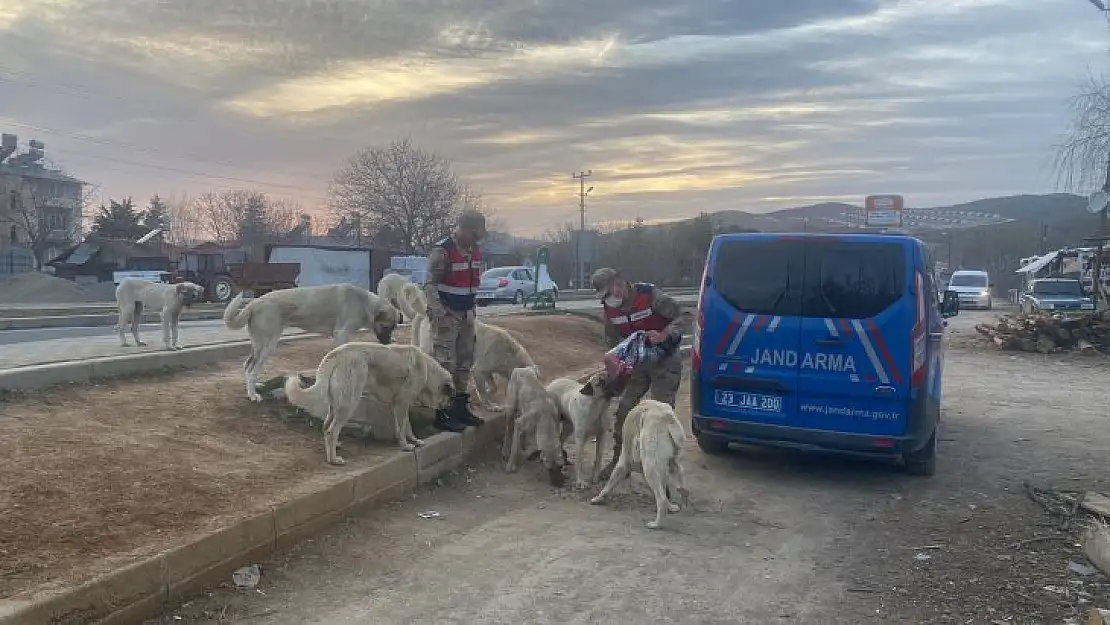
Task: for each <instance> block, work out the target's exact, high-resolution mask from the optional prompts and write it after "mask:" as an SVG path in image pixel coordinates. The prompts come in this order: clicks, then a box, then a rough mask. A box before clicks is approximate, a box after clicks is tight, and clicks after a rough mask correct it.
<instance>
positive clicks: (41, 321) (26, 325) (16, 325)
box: [0, 310, 223, 330]
mask: <svg viewBox="0 0 1110 625" xmlns="http://www.w3.org/2000/svg"><path fill="white" fill-rule="evenodd" d="M222 318H223V311H221V310H205V311H197V312H192V311H188V310H186V311H184V312H182V313H181V320H182V321H208V320H212V319H222ZM118 319H119V315H117V314H115V313H111V314H108V313H100V314H87V315H86V314H82V315H54V316H49V317H0V330H39V329H42V328H89V327H94V326H96V327H99V326H114V325H116V321H117V320H118ZM142 322H143V323H161V322H162V317H161V316H160V315H159V314H158V313H147V314H145V315H143V321H142Z"/></svg>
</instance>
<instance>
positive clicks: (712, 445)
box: [698, 434, 728, 456]
mask: <svg viewBox="0 0 1110 625" xmlns="http://www.w3.org/2000/svg"><path fill="white" fill-rule="evenodd" d="M698 447H701V450H702V451H704V452H705V455H707V456H722V455H724V454H726V453H728V441H723V440H721V439H719V438H714V437H712V436H709V435H708V434H698Z"/></svg>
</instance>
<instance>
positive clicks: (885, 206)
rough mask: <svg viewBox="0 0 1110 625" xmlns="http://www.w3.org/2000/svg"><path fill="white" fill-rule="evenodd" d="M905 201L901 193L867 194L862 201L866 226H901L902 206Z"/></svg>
mask: <svg viewBox="0 0 1110 625" xmlns="http://www.w3.org/2000/svg"><path fill="white" fill-rule="evenodd" d="M904 205H905V201H904V200H903V199H902V196H901V195H869V196H867V198H866V199H865V200H864V201H863V210H864V213H865V214H866V218H867V226H868V227H872V228H875V227H877V228H901V227H902V208H903V207H904Z"/></svg>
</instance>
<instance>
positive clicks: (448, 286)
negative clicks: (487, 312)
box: [436, 237, 482, 311]
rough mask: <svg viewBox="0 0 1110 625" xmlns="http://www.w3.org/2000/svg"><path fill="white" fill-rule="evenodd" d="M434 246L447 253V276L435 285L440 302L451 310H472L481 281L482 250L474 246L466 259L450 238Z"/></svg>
mask: <svg viewBox="0 0 1110 625" xmlns="http://www.w3.org/2000/svg"><path fill="white" fill-rule="evenodd" d="M436 246H437V247H442V248H443V249H444V250H445V251H446V252H447V263H448V264H447V274H446V275H445V276H443V281H442V282H440V283H439V284H438V285H436V290H437V291H439V299H440V301H442V302H443V305H444V306H446V307H447V308H450V309H451V310H458V311H465V310H471V309H473V308H474V294H475V293H477V292H478V284H479V283H481V281H482V250H481V249H480V248H479V247H478V246H477V245H475V246H474V248H473V249H472V250H471V252H470V257H469V258H468V257H467V256H466V254H463V252H462V250H461V249H459V246H458V245H457V244H456V243H455V240H454V239H452V238H450V237H448V238H446V239H444V240H442V241H440V242H439V243H436Z"/></svg>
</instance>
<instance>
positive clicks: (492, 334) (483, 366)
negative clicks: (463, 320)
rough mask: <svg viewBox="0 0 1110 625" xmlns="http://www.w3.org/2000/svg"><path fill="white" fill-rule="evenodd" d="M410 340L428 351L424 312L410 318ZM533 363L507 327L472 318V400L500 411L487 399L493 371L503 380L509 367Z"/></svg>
mask: <svg viewBox="0 0 1110 625" xmlns="http://www.w3.org/2000/svg"><path fill="white" fill-rule="evenodd" d="M412 344H413V345H417V346H419V347H420V349H422V350H424V353H426V354H431V353H432V326H431V324H429V323H428V318H427V317H426V316H425V315H417V316H416V317H414V319H413V322H412ZM535 366H536V363H535V361H534V360H532V356H530V355H529V354H528V350H526V349H524V346H523V345H521V344H520V342H519V341H517V340H516V339H515V338H513V335H512V334H510V333H509V331H508V330H505V329H503V328H499V327H497V326H492V325H489V324H488V323H482V322H481V321H475V322H474V366H473V367H471V369H470V375H471V377H472V378H473V380H474V395H475V403H476V404H484V405H485V406H486V407H488V408H489V410H490V411H492V412H500V411H501V410H502V407H501V406H498V405H497V404H494V403H493V402H492V401H491V395H492V394H493V392H494V391H495V390H496V384H495V378H494V376H495V375H499V376H501V377H503V378H505V379H506V380H508V379H509V376H511V375H512V373H513V369H519V368H527V367H535Z"/></svg>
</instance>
